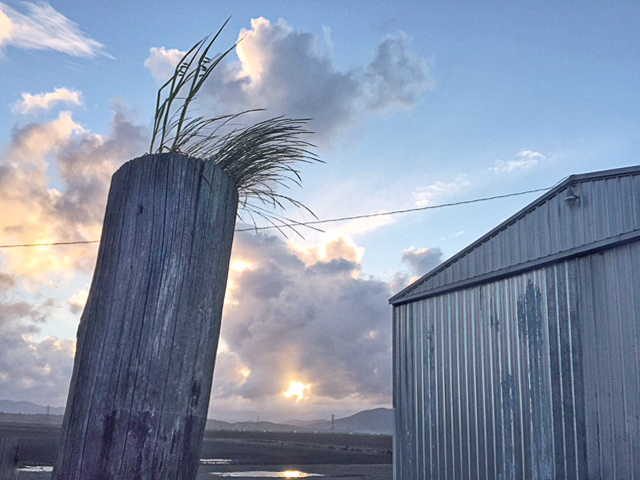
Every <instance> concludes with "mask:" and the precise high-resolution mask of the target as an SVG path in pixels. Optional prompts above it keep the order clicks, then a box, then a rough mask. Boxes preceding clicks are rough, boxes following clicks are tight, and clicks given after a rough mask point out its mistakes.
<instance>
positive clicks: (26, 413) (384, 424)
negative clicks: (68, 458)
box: [0, 400, 393, 435]
mask: <svg viewBox="0 0 640 480" xmlns="http://www.w3.org/2000/svg"><path fill="white" fill-rule="evenodd" d="M3 414H4V415H3ZM62 415H64V407H50V408H49V415H47V407H43V406H42V405H37V404H35V403H31V402H12V401H10V400H0V421H19V422H20V423H23V422H27V423H61V422H62V417H61V416H62ZM18 417H19V418H18ZM55 417H59V418H55ZM206 428H207V430H236V431H267V432H336V433H373V434H388V435H390V434H391V433H392V432H393V411H392V410H391V409H389V408H376V409H373V410H364V411H362V412H358V413H356V414H355V415H351V416H350V417H345V418H336V419H335V421H334V422H333V423H331V421H330V420H311V421H304V420H289V421H286V422H284V423H273V422H265V421H261V422H235V423H231V422H223V421H220V420H212V419H210V420H207V426H206Z"/></svg>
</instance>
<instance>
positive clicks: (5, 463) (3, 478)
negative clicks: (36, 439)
mask: <svg viewBox="0 0 640 480" xmlns="http://www.w3.org/2000/svg"><path fill="white" fill-rule="evenodd" d="M17 460H18V443H17V439H16V437H15V435H12V434H10V433H8V432H3V431H0V480H15V479H17V478H18V463H17Z"/></svg>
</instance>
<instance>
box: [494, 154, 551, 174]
mask: <svg viewBox="0 0 640 480" xmlns="http://www.w3.org/2000/svg"><path fill="white" fill-rule="evenodd" d="M516 156H517V159H516V160H508V161H504V160H496V162H495V163H494V165H493V167H491V168H490V169H489V170H491V171H492V172H498V173H511V172H517V171H521V170H529V169H531V168H533V167H535V166H536V165H538V163H540V162H541V161H543V160H545V159H546V158H547V157H546V156H544V155H543V154H542V153H540V152H535V151H533V150H521V151H519V152H518V153H517V155H516Z"/></svg>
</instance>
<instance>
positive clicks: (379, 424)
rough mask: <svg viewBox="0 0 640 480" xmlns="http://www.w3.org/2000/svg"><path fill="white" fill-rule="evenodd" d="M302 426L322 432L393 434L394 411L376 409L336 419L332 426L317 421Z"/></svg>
mask: <svg viewBox="0 0 640 480" xmlns="http://www.w3.org/2000/svg"><path fill="white" fill-rule="evenodd" d="M302 426H304V427H306V428H308V429H311V430H314V431H322V432H347V433H376V434H389V435H390V434H391V433H393V410H391V409H390V408H375V409H373V410H364V411H362V412H358V413H356V414H354V415H351V416H350V417H345V418H336V419H335V421H334V422H333V425H332V424H331V421H330V420H316V421H313V422H308V423H302Z"/></svg>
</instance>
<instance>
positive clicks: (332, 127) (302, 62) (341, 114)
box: [145, 17, 434, 143]
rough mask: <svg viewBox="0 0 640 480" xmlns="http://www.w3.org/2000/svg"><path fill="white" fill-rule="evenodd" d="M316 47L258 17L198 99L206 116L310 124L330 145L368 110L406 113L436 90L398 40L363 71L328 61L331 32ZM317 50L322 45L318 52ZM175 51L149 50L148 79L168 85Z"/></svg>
mask: <svg viewBox="0 0 640 480" xmlns="http://www.w3.org/2000/svg"><path fill="white" fill-rule="evenodd" d="M323 34H324V36H323V40H322V41H320V42H318V41H317V39H316V37H315V36H314V35H312V34H310V33H305V32H300V31H297V30H295V29H294V28H293V27H291V26H290V25H289V24H287V23H286V22H285V21H284V20H282V19H280V20H278V22H276V23H272V22H271V21H269V20H267V19H265V18H263V17H260V18H254V19H252V20H251V28H250V29H242V30H241V31H240V34H239V37H238V38H239V42H238V45H237V47H236V49H235V52H236V55H237V57H238V60H237V61H235V62H228V63H226V64H224V65H221V66H219V67H218V71H217V72H215V73H214V74H212V76H211V77H209V79H208V80H207V83H206V84H205V86H204V87H203V88H204V95H203V98H202V99H201V104H202V107H203V109H209V110H211V111H212V112H211V113H212V114H216V115H218V114H228V113H235V112H239V111H244V110H248V109H255V108H264V109H266V110H267V115H269V116H278V115H286V116H288V117H293V118H309V119H312V121H311V122H310V128H311V129H312V130H313V131H314V133H315V135H314V142H316V143H323V142H328V141H329V140H330V139H332V138H333V137H334V136H335V135H337V134H339V133H340V132H343V131H344V130H345V129H346V128H348V127H350V126H352V125H353V124H355V123H357V122H358V121H360V120H361V119H362V118H364V117H365V115H366V114H367V113H368V112H370V111H376V110H380V109H383V108H396V107H403V108H406V107H410V106H412V105H415V103H416V102H417V101H418V100H419V97H420V95H421V94H422V92H424V91H425V90H426V89H428V88H432V87H433V85H434V82H433V79H432V74H431V71H430V69H429V68H428V63H427V61H426V60H424V59H423V58H421V57H419V56H418V55H416V54H415V53H413V52H412V51H411V50H410V49H409V47H408V38H407V36H406V35H405V34H403V33H399V34H397V35H395V36H391V37H387V38H385V39H384V40H383V41H382V42H381V44H380V45H379V46H378V48H377V50H376V51H375V53H374V57H373V60H372V61H371V63H370V64H369V65H368V66H366V65H362V66H358V67H354V68H352V69H348V70H340V69H338V68H337V67H336V66H335V65H334V62H333V59H332V51H333V45H332V43H331V38H330V30H329V29H328V28H324V29H323ZM319 44H320V45H319ZM170 52H178V51H177V50H167V49H165V48H164V47H161V48H159V49H158V48H155V49H152V51H151V55H150V56H149V58H148V59H147V60H146V61H145V65H147V67H148V68H149V69H150V70H151V72H152V74H153V75H154V78H156V79H158V78H166V72H167V70H168V69H169V68H170V67H171V66H173V65H175V62H176V61H177V56H178V53H170Z"/></svg>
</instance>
